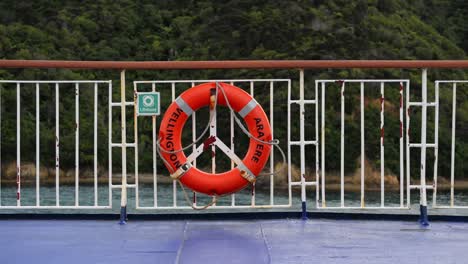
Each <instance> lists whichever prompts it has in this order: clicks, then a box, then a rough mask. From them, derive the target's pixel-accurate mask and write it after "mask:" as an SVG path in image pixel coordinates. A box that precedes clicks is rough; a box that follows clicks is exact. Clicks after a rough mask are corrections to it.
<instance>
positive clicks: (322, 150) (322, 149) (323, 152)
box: [320, 82, 327, 207]
mask: <svg viewBox="0 0 468 264" xmlns="http://www.w3.org/2000/svg"><path fill="white" fill-rule="evenodd" d="M321 106H322V119H321V120H320V121H321V126H320V130H321V138H322V139H321V142H320V143H321V154H322V157H321V162H322V165H321V166H320V169H321V171H322V207H327V203H326V199H325V83H324V82H322V104H321Z"/></svg>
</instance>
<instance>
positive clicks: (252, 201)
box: [231, 81, 255, 206]
mask: <svg viewBox="0 0 468 264" xmlns="http://www.w3.org/2000/svg"><path fill="white" fill-rule="evenodd" d="M250 96H252V98H253V97H254V82H252V81H251V82H250ZM232 125H233V124H231V127H232ZM233 141H234V139H232V137H231V149H232V150H233V151H234V146H233V145H234V144H233ZM235 202H236V196H235V194H232V200H231V205H232V206H234V205H235ZM250 204H251V206H254V205H255V182H254V183H253V184H252V195H251V196H250Z"/></svg>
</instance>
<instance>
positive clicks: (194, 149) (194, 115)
mask: <svg viewBox="0 0 468 264" xmlns="http://www.w3.org/2000/svg"><path fill="white" fill-rule="evenodd" d="M191 85H192V86H191V87H194V86H195V82H192V83H191ZM196 120H197V117H196V112H193V113H192V142H195V140H197V122H196ZM196 150H197V144H193V146H192V152H195V151H196ZM193 166H194V167H197V158H195V159H194V160H193ZM192 197H193V200H192V202H193V206H196V205H197V194H196V193H195V192H192ZM213 206H216V204H213Z"/></svg>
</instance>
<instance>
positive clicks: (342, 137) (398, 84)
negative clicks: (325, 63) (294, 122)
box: [315, 79, 410, 209]
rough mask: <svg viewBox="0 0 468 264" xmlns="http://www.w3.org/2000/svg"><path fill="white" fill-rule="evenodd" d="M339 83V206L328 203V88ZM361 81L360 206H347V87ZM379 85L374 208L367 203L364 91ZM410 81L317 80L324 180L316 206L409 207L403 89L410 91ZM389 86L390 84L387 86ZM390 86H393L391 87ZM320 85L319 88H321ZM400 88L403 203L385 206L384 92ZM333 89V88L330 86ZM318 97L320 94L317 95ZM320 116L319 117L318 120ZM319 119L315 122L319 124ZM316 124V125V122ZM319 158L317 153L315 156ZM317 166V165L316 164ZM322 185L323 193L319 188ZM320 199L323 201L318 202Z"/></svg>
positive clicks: (347, 207) (323, 207) (401, 192)
mask: <svg viewBox="0 0 468 264" xmlns="http://www.w3.org/2000/svg"><path fill="white" fill-rule="evenodd" d="M335 83H338V84H339V85H340V100H341V111H340V120H341V121H340V123H341V125H340V205H339V206H331V207H330V206H327V204H326V191H325V190H326V173H325V168H326V167H325V165H326V162H325V139H326V138H325V134H326V133H325V121H326V120H325V111H326V110H325V105H326V102H325V91H326V89H327V84H335ZM353 83H354V84H359V87H360V97H359V101H360V135H361V144H360V146H361V159H360V161H361V169H360V182H361V184H360V206H357V207H356V206H346V205H345V170H344V159H345V158H344V154H345V143H344V140H345V87H346V84H353ZM370 83H374V84H378V85H379V86H380V106H381V110H380V206H377V207H375V206H374V207H372V206H366V204H365V178H366V175H365V169H364V168H365V125H364V112H365V107H364V91H365V85H366V84H370ZM409 84H410V82H409V80H378V79H377V80H365V79H360V80H340V79H337V80H316V81H315V86H316V88H315V89H316V93H317V90H320V92H321V142H320V143H321V146H322V147H321V164H320V167H321V169H320V172H321V183H320V185H316V186H317V208H320V209H325V208H342V209H357V208H359V209H385V208H389V209H396V208H400V209H402V208H408V207H409V204H408V207H405V206H404V205H403V203H404V199H405V197H404V188H405V187H404V184H403V182H404V169H403V168H404V160H403V155H404V152H403V133H402V131H403V90H405V89H406V90H407V91H408V90H409ZM386 85H387V86H386ZM388 86H390V87H388ZM318 87H320V89H318ZM386 87H387V88H391V89H399V96H400V98H399V100H400V102H399V121H400V135H399V138H400V139H399V149H400V160H399V162H400V173H399V183H400V184H399V192H400V205H399V206H386V205H385V177H384V176H385V152H384V149H385V145H384V120H385V119H384V102H385V97H384V91H385V88H386ZM329 89H331V88H329ZM317 96H318V94H317ZM317 118H318V117H316V119H317ZM317 122H318V121H316V123H317ZM316 127H317V124H316ZM316 159H317V160H318V155H317V157H316ZM317 167H318V165H317ZM320 187H321V192H319V188H320ZM319 201H321V202H319Z"/></svg>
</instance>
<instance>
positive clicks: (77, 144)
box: [75, 83, 80, 206]
mask: <svg viewBox="0 0 468 264" xmlns="http://www.w3.org/2000/svg"><path fill="white" fill-rule="evenodd" d="M79 89H80V88H79V83H75V206H79V204H80V189H79V188H80V187H79V186H80V154H79V153H80V136H79V135H80V90H79Z"/></svg>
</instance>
